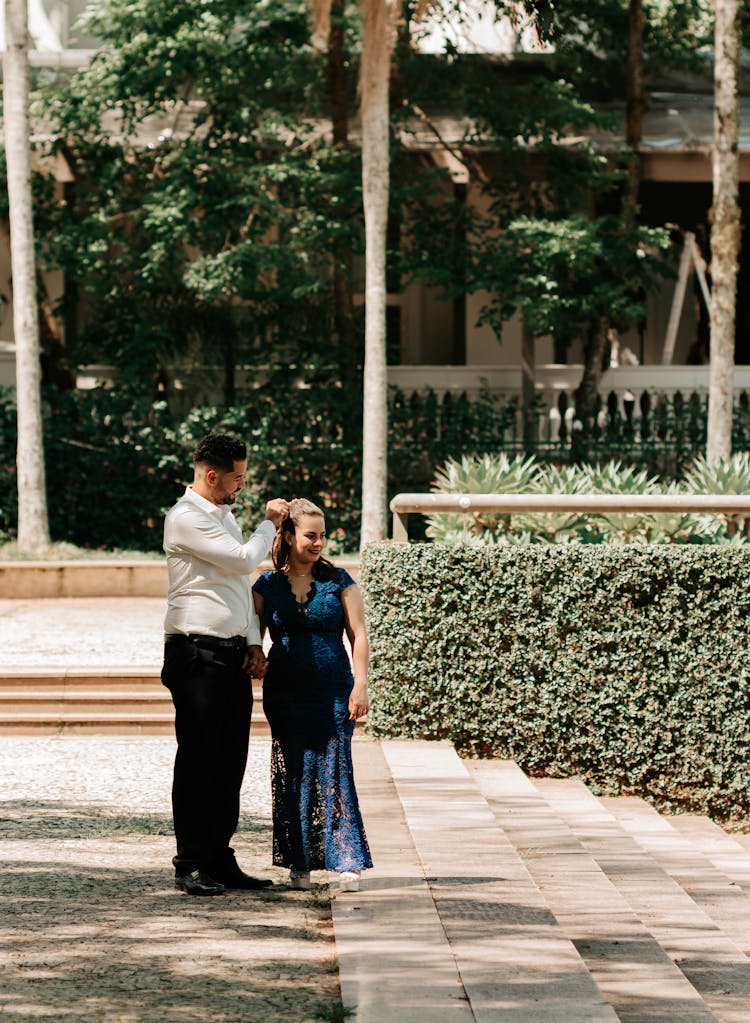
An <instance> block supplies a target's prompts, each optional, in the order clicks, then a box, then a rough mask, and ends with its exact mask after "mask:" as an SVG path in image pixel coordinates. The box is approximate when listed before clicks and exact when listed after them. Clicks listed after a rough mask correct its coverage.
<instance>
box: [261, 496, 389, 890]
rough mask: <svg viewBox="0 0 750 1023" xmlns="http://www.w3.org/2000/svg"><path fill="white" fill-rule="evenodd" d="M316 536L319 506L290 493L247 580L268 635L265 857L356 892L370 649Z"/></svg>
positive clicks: (344, 580)
mask: <svg viewBox="0 0 750 1023" xmlns="http://www.w3.org/2000/svg"><path fill="white" fill-rule="evenodd" d="M325 538H326V532H325V518H324V516H323V512H322V511H321V510H320V508H318V507H317V506H316V505H314V504H313V503H312V502H311V501H306V500H301V499H298V500H294V501H292V502H291V504H290V507H289V515H288V517H287V519H286V520H285V521H284V522H283V523H282V525H281V526H280V528H279V531H278V533H277V534H276V539H275V540H274V544H273V548H272V551H271V554H272V557H273V563H274V566H275V569H276V570H275V571H274V572H264V573H263V575H261V577H260V578H259V579H258V581H257V582H256V583H255V586H254V587H253V597H254V599H255V606H256V608H257V611H258V615H259V617H260V623H261V631H262V632H265V629H266V628H268V630H269V631H270V634H271V639H272V641H273V645H272V646H271V649H270V652H269V655H268V671H267V673H266V676H265V678H264V680H263V709H264V710H265V713H266V717H267V718H268V721H269V724H270V725H271V733H272V736H273V742H272V748H271V787H272V797H273V862H274V863H275V864H276V865H278V866H285V867H289V872H290V881H291V885H292V887H293V888H298V889H308V888H309V887H310V871H311V870H331V871H335V872H336V873H337V874H338V876H339V877H338V880H339V891H357V889H358V887H359V876H360V871H362V870H364V869H366V868H367V867H371V866H372V860H371V859H370V850H369V848H368V845H367V838H366V837H365V832H364V827H363V824H362V816H361V814H360V812H359V804H358V801H357V792H356V789H355V787H354V774H353V770H352V749H351V743H352V734H353V732H354V726H355V723H356V722H357V721H358V720H359V719H360V718H363V717H364V716H365V715H366V714H367V712H368V711H369V709H370V708H369V704H368V699H367V662H368V659H369V647H368V643H367V632H366V630H365V616H364V607H363V604H362V597H361V594H360V592H359V589H358V587H357V585H356V584H355V582H354V580H353V579H352V577H351V576H350V575H349V574H348V572H346V571H344V569H342V568H336V567H335V566H334V565H332V564H331V562H330V561H327V560H326V559H325V558H323V557H322V552H323V547H324V545H325ZM344 630H346V634H347V636H348V637H349V642H350V644H351V650H352V662H353V665H354V674H353V675H352V667H351V664H350V661H349V656H348V654H347V651H346V648H345V647H344V641H343V634H344Z"/></svg>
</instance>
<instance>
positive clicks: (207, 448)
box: [193, 433, 247, 472]
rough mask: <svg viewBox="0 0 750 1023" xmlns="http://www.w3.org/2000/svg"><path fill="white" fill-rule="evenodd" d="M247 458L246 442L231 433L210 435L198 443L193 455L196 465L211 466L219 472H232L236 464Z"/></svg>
mask: <svg viewBox="0 0 750 1023" xmlns="http://www.w3.org/2000/svg"><path fill="white" fill-rule="evenodd" d="M246 458H247V448H246V447H245V442H244V441H241V440H240V439H239V437H233V436H232V434H231V433H208V434H206V436H205V437H204V438H203V439H202V440H199V441H198V445H197V447H196V449H195V454H194V455H193V461H194V462H195V464H196V465H201V464H205V465H209V466H211V468H212V469H216V470H218V471H219V472H231V471H232V469H234V463H235V462H244V460H245V459H246Z"/></svg>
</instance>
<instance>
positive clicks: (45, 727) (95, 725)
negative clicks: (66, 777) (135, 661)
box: [0, 667, 269, 735]
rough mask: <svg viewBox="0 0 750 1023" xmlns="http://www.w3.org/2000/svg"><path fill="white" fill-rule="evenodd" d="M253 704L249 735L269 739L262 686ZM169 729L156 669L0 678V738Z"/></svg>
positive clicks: (36, 671) (17, 673)
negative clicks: (23, 735) (266, 735)
mask: <svg viewBox="0 0 750 1023" xmlns="http://www.w3.org/2000/svg"><path fill="white" fill-rule="evenodd" d="M253 699H254V706H253V719H252V720H253V726H252V727H253V732H254V733H255V734H260V735H264V734H269V728H268V723H267V721H266V718H265V715H264V714H263V695H262V687H261V685H260V684H256V685H254V686H253ZM173 729H174V710H173V708H172V698H171V696H170V695H169V692H168V690H167V689H165V688H164V686H163V685H162V684H161V677H160V674H159V669H158V668H153V667H142V668H137V667H136V668H121V667H110V668H91V669H88V668H87V669H74V668H67V669H63V670H55V669H43V668H30V669H27V670H24V671H21V670H17V669H13V670H12V671H7V670H6V674H4V675H2V676H0V735H7V734H16V735H20V734H33V735H43V734H52V733H57V732H61V731H75V732H88V733H92V734H94V733H97V732H105V733H107V734H112V735H116V734H122V735H133V734H136V735H137V734H144V735H146V734H149V735H153V734H165V733H169V732H171V731H173Z"/></svg>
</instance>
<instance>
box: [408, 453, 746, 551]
mask: <svg viewBox="0 0 750 1023" xmlns="http://www.w3.org/2000/svg"><path fill="white" fill-rule="evenodd" d="M431 489H432V490H433V491H434V492H437V493H441V494H458V493H468V494H476V493H527V494H556V493H559V494H665V493H666V494H690V493H692V494H718V493H728V494H739V493H750V456H748V454H747V453H742V454H737V455H733V456H732V457H731V458H730V459H727V460H719V461H718V462H717V463H715V464H713V465H710V466H709V465H707V464H706V462H705V459H703V458H699V459H696V460H695V461H694V463H693V465H692V467H691V468H690V470H689V471H688V473H687V475H686V478H685V480H684V482H683V483H675V482H672V483H667V484H662V483H660V482H659V480H657V479H656V478H654V477H652V476H649V474H648V472H647V471H646V469H644V468H640V469H639V468H637V467H636V466H623V465H621V464H620V463H619V462H609V463H608V464H606V465H572V466H564V467H562V468H560V467H558V466H554V465H542V464H541V463H538V462H536V460H535V459H534V458H527V459H524V458H522V457H521V456H516V458H515V459H513V460H510V459H508V457H507V455H504V454H499V455H474V456H464V457H462V458H461V459H449V460H448V461H447V462H446V464H445V465H444V466H442V467H441V468H440V469H438V470H437V472H436V473H435V478H434V481H433V484H432V488H431ZM749 530H750V519H749V520H745V519H744V518H742V517H741V516H732V515H718V514H717V515H698V514H683V513H679V512H672V513H658V514H653V513H648V512H618V511H613V512H606V513H603V512H602V513H599V514H590V513H586V514H584V513H570V512H567V513H565V512H544V513H533V514H532V513H528V512H518V513H515V514H513V515H512V516H511V515H509V514H505V515H503V514H501V513H492V512H481V513H480V512H471V513H469V512H466V513H464V514H461V513H453V512H433V513H432V514H431V515H428V516H427V529H426V535H427V536H428V537H430V538H432V539H433V540H439V541H442V542H444V543H471V544H473V545H474V546H493V545H495V544H498V543H500V544H517V543H559V542H568V541H575V542H579V543H580V542H583V543H634V542H636V543H730V542H731V543H741V542H743V541H744V540H746V539H747V536H748V531H749Z"/></svg>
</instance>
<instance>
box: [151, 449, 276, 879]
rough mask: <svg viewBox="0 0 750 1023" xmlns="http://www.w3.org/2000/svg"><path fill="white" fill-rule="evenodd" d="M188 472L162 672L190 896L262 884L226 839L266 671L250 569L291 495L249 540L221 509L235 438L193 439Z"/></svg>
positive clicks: (175, 530) (177, 511) (230, 486)
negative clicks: (258, 682)
mask: <svg viewBox="0 0 750 1023" xmlns="http://www.w3.org/2000/svg"><path fill="white" fill-rule="evenodd" d="M194 461H195V479H194V481H193V484H192V486H190V487H188V488H187V489H186V491H185V494H184V495H183V496H182V497H181V498H180V500H179V501H178V502H177V504H175V506H174V507H173V508H172V509H171V510H170V511H169V513H168V515H167V517H166V520H165V522H164V550H165V552H166V554H167V566H168V569H169V596H168V607H167V616H166V620H165V623H164V632H165V637H164V667H163V669H162V681H163V683H164V685H165V686H166V687H167V688H168V689H169V691H170V692H171V694H172V701H173V703H174V707H175V732H176V735H177V756H176V758H175V764H174V781H173V785H172V810H173V814H174V830H175V838H176V841H177V855H176V856H175V857H174V859H173V861H172V862H173V863H174V867H175V885H176V887H177V888H179V889H181V890H182V891H184V892H187V894H188V895H220V894H221V893H222V892H224V891H226V889H227V888H243V889H254V888H265V887H266V886H267V885H270V884H271V882H270V881H268V880H265V879H262V878H256V877H250V876H249V875H248V874H245V873H244V872H243V871H242V870H241V869H240V868H239V866H238V864H237V861H236V859H235V856H234V851H233V850H232V849H231V848H230V845H229V843H230V841H231V838H232V835H233V834H234V832H235V830H236V828H237V822H238V820H239V812H240V788H241V786H242V779H243V776H244V773H245V766H246V764H247V749H248V740H249V733H250V715H251V712H252V706H253V691H252V682H251V676H256V677H258V676H261V675H263V673H264V671H265V658H264V656H263V651H262V649H261V637H260V627H259V623H258V617H257V614H256V612H255V608H254V605H253V600H252V594H251V591H250V579H249V576H250V573H251V572H252V570H253V569H254V568H255V567H256V566H257V565H258V564H260V562H261V561H262V560H263V558H265V557H266V556H267V554H268V552H269V550H270V547H271V542H272V540H273V538H274V536H275V535H276V528H277V526H278V525H280V524H281V522H282V521H283V520H284V518H285V517H286V515H287V513H288V510H289V505H288V503H287V502H286V501H284V500H282V499H281V498H276V499H275V500H273V501H269V502H268V504H267V505H266V519H265V521H264V522H262V523H261V524H260V526H259V527H258V529H257V530H256V531H255V533H253V535H252V536H251V537H250V539H249V540H248V541H247V543H243V540H242V532H241V530H240V527H239V526H238V525H237V522H236V520H235V518H234V516H233V515H232V513H231V511H230V505H232V504H233V503H234V501H235V500H236V498H237V495H238V494H239V492H240V491H241V490H242V487H243V485H244V482H245V472H246V470H247V450H246V448H245V445H244V443H243V442H242V441H241V440H239V439H238V438H236V437H232V436H231V435H229V434H221V433H210V434H208V436H207V437H204V438H203V440H201V441H200V443H199V444H198V446H197V448H196V450H195V456H194Z"/></svg>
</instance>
